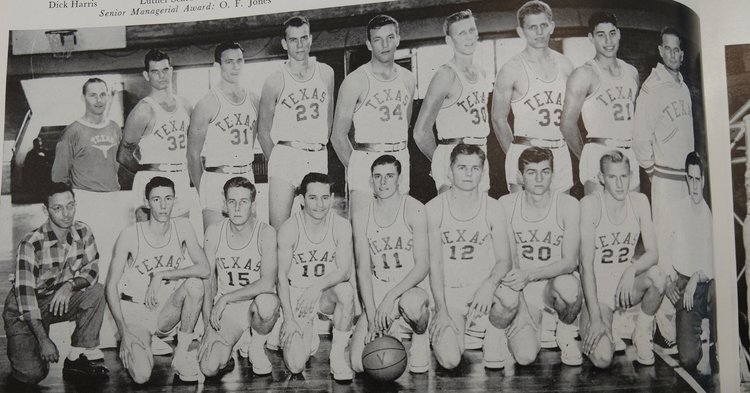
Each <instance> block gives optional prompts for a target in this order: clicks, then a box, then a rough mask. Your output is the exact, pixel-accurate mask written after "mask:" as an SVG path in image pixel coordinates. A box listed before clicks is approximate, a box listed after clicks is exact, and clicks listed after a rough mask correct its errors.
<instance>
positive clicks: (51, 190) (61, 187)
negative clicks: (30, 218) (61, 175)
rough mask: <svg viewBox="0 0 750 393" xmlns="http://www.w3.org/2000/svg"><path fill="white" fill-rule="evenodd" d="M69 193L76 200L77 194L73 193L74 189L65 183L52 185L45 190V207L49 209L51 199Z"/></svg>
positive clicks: (43, 201)
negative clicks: (56, 195)
mask: <svg viewBox="0 0 750 393" xmlns="http://www.w3.org/2000/svg"><path fill="white" fill-rule="evenodd" d="M66 192H69V193H70V195H72V196H73V199H76V194H75V193H74V192H73V188H72V187H71V186H69V185H67V184H65V183H51V184H49V185H48V186H47V187H45V188H44V200H42V203H43V204H44V207H49V199H50V198H52V196H53V195H55V194H62V193H66Z"/></svg>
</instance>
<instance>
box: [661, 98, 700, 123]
mask: <svg viewBox="0 0 750 393" xmlns="http://www.w3.org/2000/svg"><path fill="white" fill-rule="evenodd" d="M690 105H691V104H690V101H685V100H676V101H672V102H670V103H669V104H667V105H666V106H665V107H664V108H663V109H662V110H661V112H662V113H664V114H665V115H667V116H669V120H671V121H675V120H677V119H678V118H680V117H682V116H692V114H693V112H692V110H691V106H690Z"/></svg>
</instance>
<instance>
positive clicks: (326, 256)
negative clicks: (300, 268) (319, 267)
mask: <svg viewBox="0 0 750 393" xmlns="http://www.w3.org/2000/svg"><path fill="white" fill-rule="evenodd" d="M292 262H294V263H295V264H307V263H311V262H331V263H333V262H336V251H331V252H328V251H325V252H323V253H322V254H320V255H318V250H309V251H307V252H304V253H303V252H300V253H294V254H293V255H292Z"/></svg>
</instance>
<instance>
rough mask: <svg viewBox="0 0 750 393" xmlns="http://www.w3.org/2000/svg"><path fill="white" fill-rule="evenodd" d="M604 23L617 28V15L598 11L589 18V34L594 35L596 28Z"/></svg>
mask: <svg viewBox="0 0 750 393" xmlns="http://www.w3.org/2000/svg"><path fill="white" fill-rule="evenodd" d="M602 23H611V24H612V26H614V27H617V15H615V14H614V13H612V12H605V11H598V12H594V13H593V14H591V16H589V33H593V32H594V29H596V26H599V25H600V24H602Z"/></svg>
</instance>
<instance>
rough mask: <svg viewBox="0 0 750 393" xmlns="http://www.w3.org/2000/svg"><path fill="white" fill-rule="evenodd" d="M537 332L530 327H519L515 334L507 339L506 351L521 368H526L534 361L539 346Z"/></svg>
mask: <svg viewBox="0 0 750 393" xmlns="http://www.w3.org/2000/svg"><path fill="white" fill-rule="evenodd" d="M537 337H538V336H537V331H536V330H534V328H533V327H532V326H531V325H524V326H522V327H520V328H519V329H518V330H517V331H516V334H515V335H513V336H512V337H509V338H508V349H509V350H510V352H511V353H512V354H513V358H514V359H516V363H518V364H520V365H521V366H528V365H529V364H531V363H534V361H536V357H537V355H538V354H539V349H540V344H539V340H538V339H537Z"/></svg>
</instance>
